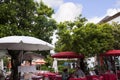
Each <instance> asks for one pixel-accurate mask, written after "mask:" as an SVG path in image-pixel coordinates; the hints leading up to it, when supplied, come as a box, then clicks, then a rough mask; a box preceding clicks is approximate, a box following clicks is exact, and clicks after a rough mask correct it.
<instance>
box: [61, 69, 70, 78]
mask: <svg viewBox="0 0 120 80" xmlns="http://www.w3.org/2000/svg"><path fill="white" fill-rule="evenodd" d="M68 78H69V73H68V69H67V68H65V69H64V70H63V73H62V80H68Z"/></svg>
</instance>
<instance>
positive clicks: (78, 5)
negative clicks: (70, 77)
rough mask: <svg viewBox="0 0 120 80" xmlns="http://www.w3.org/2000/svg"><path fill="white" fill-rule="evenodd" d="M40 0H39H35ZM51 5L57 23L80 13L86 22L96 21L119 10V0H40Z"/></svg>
mask: <svg viewBox="0 0 120 80" xmlns="http://www.w3.org/2000/svg"><path fill="white" fill-rule="evenodd" d="M36 1H38V2H39V1H41V0H36ZM42 1H43V2H44V3H45V4H46V5H48V6H49V7H52V8H53V9H54V11H55V13H54V14H53V15H52V17H53V18H54V19H55V20H56V21H57V22H58V23H59V22H64V21H74V20H75V18H76V17H78V16H79V15H80V14H81V15H82V17H85V18H86V19H88V22H93V23H97V22H99V21H100V20H101V19H103V18H104V17H105V16H112V15H113V14H115V13H117V12H120V0H42Z"/></svg>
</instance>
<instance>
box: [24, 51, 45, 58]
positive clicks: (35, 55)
mask: <svg viewBox="0 0 120 80" xmlns="http://www.w3.org/2000/svg"><path fill="white" fill-rule="evenodd" d="M43 58H44V57H43V56H42V55H40V54H37V53H35V52H30V51H29V52H25V53H24V54H23V60H34V59H43Z"/></svg>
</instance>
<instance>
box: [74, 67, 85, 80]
mask: <svg viewBox="0 0 120 80" xmlns="http://www.w3.org/2000/svg"><path fill="white" fill-rule="evenodd" d="M74 76H75V78H81V77H85V73H84V72H83V71H82V70H81V68H80V67H77V68H76V71H75V72H74Z"/></svg>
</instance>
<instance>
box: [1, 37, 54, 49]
mask: <svg viewBox="0 0 120 80" xmlns="http://www.w3.org/2000/svg"><path fill="white" fill-rule="evenodd" d="M53 48H54V47H53V45H51V44H49V43H48V42H45V41H43V40H41V39H38V38H35V37H29V36H8V37H3V38H0V49H7V50H27V51H33V50H39V51H43V50H51V49H53Z"/></svg>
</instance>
